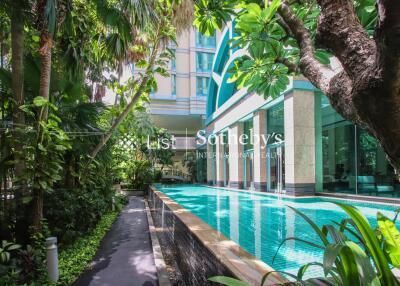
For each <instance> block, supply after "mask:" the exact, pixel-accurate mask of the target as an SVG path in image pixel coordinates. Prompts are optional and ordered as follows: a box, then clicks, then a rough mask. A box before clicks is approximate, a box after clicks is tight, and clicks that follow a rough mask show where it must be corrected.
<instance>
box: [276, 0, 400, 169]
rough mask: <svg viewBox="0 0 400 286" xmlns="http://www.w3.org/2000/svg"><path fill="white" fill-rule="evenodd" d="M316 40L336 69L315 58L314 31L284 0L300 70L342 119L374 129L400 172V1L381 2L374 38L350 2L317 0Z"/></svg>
mask: <svg viewBox="0 0 400 286" xmlns="http://www.w3.org/2000/svg"><path fill="white" fill-rule="evenodd" d="M317 3H318V5H319V6H320V10H321V12H320V15H319V18H318V27H317V33H316V41H317V44H318V47H320V48H325V49H327V50H329V51H330V52H331V53H332V54H333V55H334V58H335V61H337V62H339V63H340V64H341V67H339V68H338V69H335V70H333V69H331V68H330V67H329V66H323V65H321V64H320V63H319V62H318V61H316V58H315V47H314V43H313V41H312V40H311V34H310V32H309V31H308V30H307V29H306V28H305V27H304V23H303V22H302V21H301V19H300V18H298V17H297V16H296V14H295V13H294V12H293V11H292V10H291V8H290V5H289V4H288V1H285V0H283V1H282V5H281V7H280V8H279V9H278V13H279V15H280V16H281V17H282V19H283V21H284V22H285V24H286V25H287V26H288V28H289V29H290V32H291V34H292V35H293V37H294V38H295V39H296V41H297V43H298V45H299V47H300V70H301V72H302V73H303V74H304V76H306V77H307V78H308V79H309V80H310V81H311V82H312V83H313V84H314V85H315V86H316V87H318V88H320V89H321V91H322V92H323V93H324V94H325V95H326V96H327V97H328V98H329V100H330V102H331V104H332V107H333V108H334V109H335V110H336V111H337V112H338V113H339V114H340V115H342V116H343V117H344V118H346V119H347V120H350V121H352V122H354V123H356V124H358V125H359V126H361V127H362V128H364V129H366V130H367V131H368V132H369V133H371V134H372V135H373V136H374V137H375V138H376V139H377V140H378V141H379V142H380V144H381V146H382V148H383V149H384V151H385V152H386V155H387V157H388V160H389V161H390V163H391V165H392V166H393V167H394V169H395V170H396V173H397V174H398V175H399V174H400V144H399V142H400V112H399V110H400V34H399V28H400V1H398V0H377V7H378V22H377V26H376V29H375V36H374V39H372V38H371V37H370V36H369V35H368V34H367V32H366V31H365V29H364V28H363V27H362V25H361V24H360V21H359V20H358V17H357V14H356V11H355V8H354V3H353V1H352V0H317Z"/></svg>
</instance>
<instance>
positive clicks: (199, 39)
mask: <svg viewBox="0 0 400 286" xmlns="http://www.w3.org/2000/svg"><path fill="white" fill-rule="evenodd" d="M216 42H217V40H216V37H215V35H214V36H210V37H207V36H205V35H203V34H202V33H200V32H199V31H196V47H199V48H215V46H216Z"/></svg>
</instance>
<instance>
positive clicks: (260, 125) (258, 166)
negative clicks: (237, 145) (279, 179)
mask: <svg viewBox="0 0 400 286" xmlns="http://www.w3.org/2000/svg"><path fill="white" fill-rule="evenodd" d="M266 133H267V112H266V110H264V109H260V110H258V111H257V112H255V113H254V117H253V134H254V135H253V136H254V138H253V139H254V144H253V148H254V189H255V190H256V191H266V190H267V161H266V160H267V155H266V152H267V150H266V149H267V148H266V146H265V144H264V143H265V142H264V141H263V140H262V138H261V136H263V135H264V136H265V138H267V137H266V136H267V134H266ZM257 138H258V139H257Z"/></svg>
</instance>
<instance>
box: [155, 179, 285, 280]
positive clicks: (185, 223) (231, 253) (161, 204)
mask: <svg viewBox="0 0 400 286" xmlns="http://www.w3.org/2000/svg"><path fill="white" fill-rule="evenodd" d="M149 203H150V205H151V207H152V208H153V211H154V212H155V216H154V217H153V219H154V223H155V224H156V226H157V227H161V228H163V230H164V231H166V232H167V235H168V236H169V238H170V240H171V243H170V245H171V247H175V248H176V251H175V252H176V254H177V255H178V256H180V257H178V258H180V260H179V261H178V265H179V267H180V268H181V267H182V269H181V270H183V271H182V272H184V273H183V274H184V275H183V276H184V279H186V280H187V281H185V282H186V283H187V284H189V285H207V283H208V282H207V278H208V277H211V276H215V275H228V276H234V277H237V278H239V279H241V280H243V281H246V282H247V283H249V284H250V285H260V282H261V279H262V277H263V275H264V274H265V273H267V272H270V271H273V269H272V268H271V267H269V266H268V265H267V264H265V263H264V262H262V261H260V260H258V259H256V258H255V257H254V256H252V255H250V254H249V253H248V252H246V251H245V250H243V249H242V248H241V247H240V246H239V245H238V244H236V243H235V242H233V241H231V240H229V239H228V238H227V237H225V236H224V235H223V234H221V233H220V232H218V231H216V230H215V229H213V228H212V227H211V226H209V225H208V224H206V223H204V222H203V221H202V220H200V219H199V218H198V217H196V216H195V215H193V214H192V213H191V212H190V211H188V210H186V209H184V208H183V207H181V206H180V205H179V204H178V203H176V202H175V201H174V200H172V199H171V198H169V197H168V196H167V195H165V194H164V193H162V192H160V191H158V190H157V188H156V187H154V186H152V187H150V192H149ZM168 212H169V214H173V215H172V216H170V217H169V219H172V221H169V219H168V215H169V214H168ZM166 216H167V217H166ZM185 244H186V245H185ZM186 247H189V249H187V248H186ZM203 251H204V252H208V253H209V254H210V255H211V256H212V257H211V256H208V255H204V254H205V253H203ZM200 281H201V283H200V284H199V282H200ZM282 282H285V280H284V279H283V278H282V277H281V276H279V275H278V274H277V273H272V274H271V275H270V278H269V280H268V281H267V282H266V283H265V285H276V284H277V283H282Z"/></svg>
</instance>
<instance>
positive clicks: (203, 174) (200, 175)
mask: <svg viewBox="0 0 400 286" xmlns="http://www.w3.org/2000/svg"><path fill="white" fill-rule="evenodd" d="M196 154H197V161H196V162H197V168H196V169H197V173H196V175H197V178H196V179H197V182H198V183H207V149H206V148H202V149H197V150H196Z"/></svg>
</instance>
